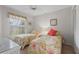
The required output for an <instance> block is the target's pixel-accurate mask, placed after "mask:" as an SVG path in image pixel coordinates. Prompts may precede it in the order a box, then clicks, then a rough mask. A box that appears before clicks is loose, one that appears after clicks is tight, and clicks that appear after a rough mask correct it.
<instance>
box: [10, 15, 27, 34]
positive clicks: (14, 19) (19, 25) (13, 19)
mask: <svg viewBox="0 0 79 59" xmlns="http://www.w3.org/2000/svg"><path fill="white" fill-rule="evenodd" d="M25 22H26V18H24V17H21V16H17V15H13V14H9V25H10V35H17V34H24V33H25Z"/></svg>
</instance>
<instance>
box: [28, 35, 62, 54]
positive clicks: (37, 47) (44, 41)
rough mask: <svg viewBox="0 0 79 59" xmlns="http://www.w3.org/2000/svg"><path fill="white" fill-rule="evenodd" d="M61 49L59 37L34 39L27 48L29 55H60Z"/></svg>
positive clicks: (46, 36) (60, 38)
mask: <svg viewBox="0 0 79 59" xmlns="http://www.w3.org/2000/svg"><path fill="white" fill-rule="evenodd" d="M61 47H62V37H61V36H48V35H45V36H41V37H40V38H37V39H34V40H33V41H32V42H31V44H30V46H29V47H28V53H29V54H60V53H61Z"/></svg>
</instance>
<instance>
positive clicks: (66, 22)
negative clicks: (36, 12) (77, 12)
mask: <svg viewBox="0 0 79 59" xmlns="http://www.w3.org/2000/svg"><path fill="white" fill-rule="evenodd" d="M72 15H73V14H72V7H69V8H65V9H62V10H59V11H56V12H52V13H48V14H44V15H40V16H36V17H34V27H35V28H36V29H40V28H38V27H39V26H40V27H41V26H42V27H50V19H54V18H57V21H58V25H57V26H56V28H57V29H58V30H59V31H60V32H61V33H62V35H63V36H64V40H65V43H67V44H71V45H72V44H73V40H74V31H73V18H72Z"/></svg>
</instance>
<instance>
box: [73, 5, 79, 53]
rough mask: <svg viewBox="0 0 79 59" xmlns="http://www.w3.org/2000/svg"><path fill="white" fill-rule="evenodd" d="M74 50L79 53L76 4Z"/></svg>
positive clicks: (77, 7) (78, 12)
mask: <svg viewBox="0 0 79 59" xmlns="http://www.w3.org/2000/svg"><path fill="white" fill-rule="evenodd" d="M74 42H75V52H76V53H79V6H76V19H75V20H74Z"/></svg>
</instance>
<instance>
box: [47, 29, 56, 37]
mask: <svg viewBox="0 0 79 59" xmlns="http://www.w3.org/2000/svg"><path fill="white" fill-rule="evenodd" d="M56 33H57V30H55V29H50V30H49V32H48V35H49V36H56Z"/></svg>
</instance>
